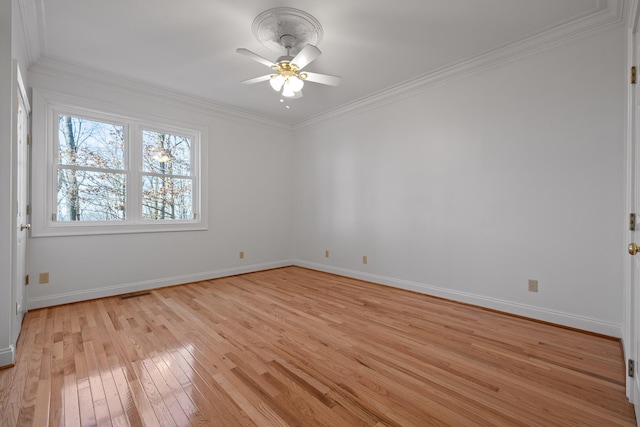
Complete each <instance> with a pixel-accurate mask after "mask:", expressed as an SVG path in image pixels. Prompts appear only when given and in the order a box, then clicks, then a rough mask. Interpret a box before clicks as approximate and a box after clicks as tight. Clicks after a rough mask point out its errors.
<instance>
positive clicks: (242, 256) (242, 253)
mask: <svg viewBox="0 0 640 427" xmlns="http://www.w3.org/2000/svg"><path fill="white" fill-rule="evenodd" d="M240 259H244V251H240Z"/></svg>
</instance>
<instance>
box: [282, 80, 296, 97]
mask: <svg viewBox="0 0 640 427" xmlns="http://www.w3.org/2000/svg"><path fill="white" fill-rule="evenodd" d="M295 94H296V93H295V92H294V90H293V88H292V87H291V83H290V82H289V80H287V81H286V82H284V87H283V88H282V96H286V97H287V98H291V97H292V96H294V95H295Z"/></svg>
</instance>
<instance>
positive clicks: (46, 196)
mask: <svg viewBox="0 0 640 427" xmlns="http://www.w3.org/2000/svg"><path fill="white" fill-rule="evenodd" d="M33 104H34V109H33V122H32V123H33V137H32V166H33V168H32V197H31V224H32V228H31V237H45V236H73V235H92V234H120V233H149V232H152V233H157V232H176V231H198V230H207V228H208V225H207V188H206V187H207V186H206V184H207V174H206V171H207V167H206V163H205V162H206V159H207V150H206V147H207V129H206V127H203V126H197V125H196V126H194V125H193V124H187V123H180V122H178V121H176V120H175V119H173V118H172V119H165V118H159V117H155V116H150V115H147V114H143V113H140V112H132V111H124V112H122V113H121V114H115V113H114V111H122V109H120V108H118V107H114V106H111V105H106V104H101V103H98V102H93V101H90V100H86V99H82V98H77V97H73V96H70V95H64V94H59V93H55V92H51V91H44V90H43V91H40V90H36V89H34V90H33ZM58 114H69V115H77V116H80V117H85V118H88V119H95V120H98V121H107V122H113V123H117V124H121V125H124V126H125V135H126V146H125V156H126V159H125V164H127V165H128V168H127V170H126V175H127V182H128V188H130V189H133V186H137V189H136V193H134V192H133V191H129V190H128V191H127V197H126V205H127V219H126V220H125V221H113V222H112V221H104V222H95V221H87V222H83V221H77V222H76V221H64V222H62V221H55V220H53V215H54V214H56V212H57V178H56V176H57V161H58V159H57V154H58V149H57V146H56V145H55V144H54V141H57V135H55V134H54V133H55V132H56V131H57V123H58ZM142 129H146V130H151V131H162V132H169V133H175V134H179V135H183V136H188V137H190V138H192V141H193V144H192V149H191V156H192V164H191V167H192V169H193V172H192V176H193V187H192V200H193V212H194V215H195V218H194V219H192V220H142V218H141V215H140V213H141V207H140V206H138V202H140V200H137V199H136V198H135V196H134V194H138V195H140V194H142V175H143V174H144V173H143V171H142V158H141V156H142V154H141V153H137V150H136V148H138V147H134V146H133V145H134V144H131V141H132V140H131V137H132V135H134V133H136V132H137V133H140V134H141V132H142ZM54 175H56V176H54Z"/></svg>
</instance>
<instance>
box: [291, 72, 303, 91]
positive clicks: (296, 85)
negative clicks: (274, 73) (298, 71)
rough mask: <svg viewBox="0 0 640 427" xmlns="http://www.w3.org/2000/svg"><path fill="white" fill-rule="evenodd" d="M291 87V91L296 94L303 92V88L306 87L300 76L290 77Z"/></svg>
mask: <svg viewBox="0 0 640 427" xmlns="http://www.w3.org/2000/svg"><path fill="white" fill-rule="evenodd" d="M289 86H291V89H292V90H293V91H294V92H299V91H301V90H302V87H303V86H304V82H303V81H302V80H301V79H299V78H298V76H291V77H289Z"/></svg>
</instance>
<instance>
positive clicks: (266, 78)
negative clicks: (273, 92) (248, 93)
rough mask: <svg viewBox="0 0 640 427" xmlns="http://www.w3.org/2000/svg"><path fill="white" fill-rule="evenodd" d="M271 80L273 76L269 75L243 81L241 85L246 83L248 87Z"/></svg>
mask: <svg viewBox="0 0 640 427" xmlns="http://www.w3.org/2000/svg"><path fill="white" fill-rule="evenodd" d="M270 79H271V74H267V75H266V76H260V77H255V78H253V79H249V80H243V81H241V82H240V83H244V84H246V85H252V84H254V83H260V82H264V81H267V80H270Z"/></svg>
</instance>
